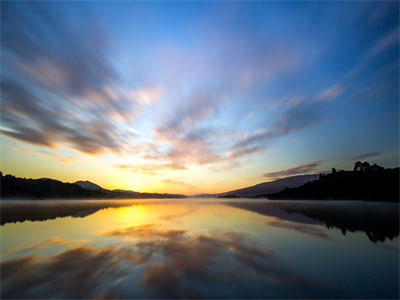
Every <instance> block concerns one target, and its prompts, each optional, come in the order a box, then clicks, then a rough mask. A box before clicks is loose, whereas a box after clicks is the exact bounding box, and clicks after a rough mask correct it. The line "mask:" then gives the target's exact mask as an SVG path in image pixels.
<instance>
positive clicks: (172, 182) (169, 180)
mask: <svg viewBox="0 0 400 300" xmlns="http://www.w3.org/2000/svg"><path fill="white" fill-rule="evenodd" d="M163 182H164V183H166V184H172V185H181V186H184V187H186V188H188V189H190V190H194V189H195V187H194V186H193V185H191V184H189V183H186V182H183V181H179V180H174V179H169V178H167V179H163Z"/></svg>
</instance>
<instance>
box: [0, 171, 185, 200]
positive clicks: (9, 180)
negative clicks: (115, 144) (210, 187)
mask: <svg viewBox="0 0 400 300" xmlns="http://www.w3.org/2000/svg"><path fill="white" fill-rule="evenodd" d="M0 175H1V190H0V196H1V199H129V198H136V199H148V198H184V197H186V196H185V195H181V194H158V193H138V192H133V191H123V190H115V191H109V190H106V189H103V188H102V187H100V186H98V185H97V184H94V183H92V182H90V181H77V182H75V183H67V182H61V181H58V180H54V179H49V178H41V179H31V178H29V179H28V178H18V177H15V176H12V175H5V176H3V173H2V172H0Z"/></svg>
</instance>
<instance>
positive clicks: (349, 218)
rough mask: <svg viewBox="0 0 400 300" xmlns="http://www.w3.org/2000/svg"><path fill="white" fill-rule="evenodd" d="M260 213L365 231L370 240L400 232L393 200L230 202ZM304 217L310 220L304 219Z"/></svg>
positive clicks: (397, 212) (342, 229)
mask: <svg viewBox="0 0 400 300" xmlns="http://www.w3.org/2000/svg"><path fill="white" fill-rule="evenodd" d="M229 205H232V206H235V207H240V208H243V209H246V210H251V211H254V212H257V213H259V214H263V215H267V216H274V217H278V218H279V219H281V220H288V221H291V222H297V223H312V222H314V223H319V224H324V225H325V226H326V227H327V228H331V227H334V228H338V229H340V230H341V231H342V233H343V235H345V234H346V232H347V231H350V232H356V231H364V232H365V234H366V235H367V236H368V238H369V239H370V241H371V242H374V243H376V242H378V241H379V242H384V241H385V239H386V238H389V239H393V238H395V237H397V236H398V235H399V207H398V205H397V204H394V203H360V202H347V203H344V202H341V203H333V202H331V203H320V202H317V203H316V202H310V201H309V202H271V203H265V202H264V203H250V202H248V203H245V202H243V203H230V204H229ZM301 216H303V218H301ZM304 216H305V217H307V218H308V220H305V219H304Z"/></svg>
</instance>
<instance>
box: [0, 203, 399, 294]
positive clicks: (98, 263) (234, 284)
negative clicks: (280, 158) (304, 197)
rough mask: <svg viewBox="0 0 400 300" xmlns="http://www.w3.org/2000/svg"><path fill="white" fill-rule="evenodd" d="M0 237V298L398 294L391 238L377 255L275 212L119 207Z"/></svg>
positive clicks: (357, 237)
mask: <svg viewBox="0 0 400 300" xmlns="http://www.w3.org/2000/svg"><path fill="white" fill-rule="evenodd" d="M1 233H2V240H1V252H2V253H1V254H2V259H1V260H2V264H1V270H2V293H3V294H2V296H5V295H8V296H12V295H14V296H19V297H23V298H26V297H32V296H36V297H43V295H45V296H50V295H51V296H53V297H62V298H65V297H67V298H70V297H100V296H107V297H114V298H115V297H122V298H132V297H141V298H148V297H186V298H187V297H195V296H201V297H207V298H210V297H213V298H216V297H244V298H249V297H264V298H265V297H275V298H281V297H290V298H292V297H312V296H314V297H318V298H321V297H324V296H329V297H334V296H337V297H348V298H353V297H379V298H382V297H385V296H388V297H390V296H395V295H396V293H398V269H397V266H398V249H397V250H395V249H396V248H394V247H396V245H397V244H398V238H396V239H394V240H393V241H389V240H387V241H386V242H385V243H380V244H379V246H378V245H376V244H374V243H371V242H370V241H369V240H368V238H367V237H366V235H365V234H364V233H361V232H356V233H348V234H346V235H342V233H341V232H340V231H339V230H337V229H330V230H329V229H327V228H326V227H325V226H323V225H321V224H320V222H318V221H315V220H312V219H309V218H306V217H305V216H301V215H296V214H288V213H284V212H283V211H280V210H278V209H277V208H275V209H273V210H271V211H270V215H261V214H258V213H255V212H251V211H248V210H245V209H240V208H237V207H233V206H229V205H227V204H211V203H209V204H207V203H206V202H205V203H202V204H201V203H198V204H193V203H192V204H190V203H189V204H186V205H185V204H183V203H179V204H177V203H173V202H172V203H158V204H145V203H143V204H134V205H130V204H129V203H128V204H127V206H123V207H112V208H106V209H100V210H98V211H96V212H95V213H93V214H89V215H87V216H85V217H83V218H81V217H79V216H78V215H75V216H73V217H64V218H57V219H53V220H47V221H36V222H32V221H25V222H23V223H7V224H6V225H3V226H2V227H1ZM26 233H29V234H26ZM22 286H23V287H24V288H21V287H22ZM21 293H22V294H21Z"/></svg>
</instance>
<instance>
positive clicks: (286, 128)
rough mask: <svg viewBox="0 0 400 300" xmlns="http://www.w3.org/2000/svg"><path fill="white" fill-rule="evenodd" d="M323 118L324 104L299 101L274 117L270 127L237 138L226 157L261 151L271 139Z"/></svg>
mask: <svg viewBox="0 0 400 300" xmlns="http://www.w3.org/2000/svg"><path fill="white" fill-rule="evenodd" d="M324 118H325V112H324V104H323V103H317V102H305V101H302V102H299V103H297V104H296V105H289V106H287V107H286V108H285V109H284V111H283V112H282V113H281V114H280V115H279V116H278V117H277V118H276V119H275V121H274V122H273V124H272V126H271V128H261V129H258V130H255V131H254V132H253V133H252V134H246V135H244V136H243V137H241V138H240V139H239V141H237V142H236V143H235V144H234V145H233V146H232V147H231V151H230V152H229V153H228V157H234V158H235V157H241V156H246V155H250V154H253V153H258V152H261V151H263V150H264V149H265V147H266V146H267V144H268V143H269V142H271V141H272V140H274V139H276V138H279V137H282V136H285V135H288V134H291V133H294V132H298V131H302V130H305V129H308V128H311V127H313V126H316V125H317V124H319V123H320V122H322V121H323V120H324Z"/></svg>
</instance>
